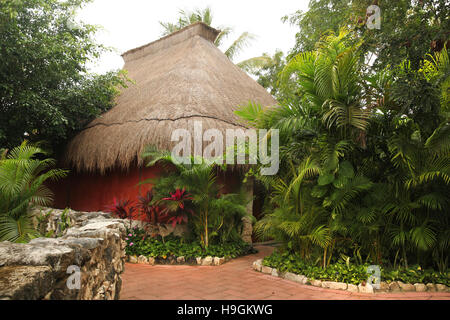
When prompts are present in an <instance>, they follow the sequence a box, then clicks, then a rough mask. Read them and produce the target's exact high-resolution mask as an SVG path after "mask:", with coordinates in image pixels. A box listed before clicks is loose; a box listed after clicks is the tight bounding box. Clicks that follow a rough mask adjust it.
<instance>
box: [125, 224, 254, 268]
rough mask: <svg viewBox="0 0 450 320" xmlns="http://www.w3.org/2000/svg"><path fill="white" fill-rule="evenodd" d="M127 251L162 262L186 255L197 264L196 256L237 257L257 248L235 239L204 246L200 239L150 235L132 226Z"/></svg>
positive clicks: (130, 253)
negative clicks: (163, 237) (188, 240)
mask: <svg viewBox="0 0 450 320" xmlns="http://www.w3.org/2000/svg"><path fill="white" fill-rule="evenodd" d="M125 240H126V242H127V247H126V249H125V250H126V253H127V254H128V255H130V256H140V255H143V256H145V257H151V258H155V259H158V261H160V262H164V261H167V262H169V261H171V260H175V259H176V258H178V257H184V258H185V260H186V261H187V262H191V263H193V264H197V262H196V258H198V257H202V258H205V257H207V256H211V257H220V258H222V257H223V258H237V257H239V256H243V255H247V254H252V253H256V251H255V249H253V247H252V246H251V245H250V244H248V243H245V242H244V241H242V240H241V241H234V242H229V243H222V244H212V245H210V246H208V248H204V247H203V246H202V244H201V243H200V242H199V241H194V242H187V241H186V240H185V239H183V238H182V237H174V236H169V237H167V238H166V239H162V238H161V237H149V236H148V235H147V233H146V231H145V230H143V229H139V228H132V229H129V230H128V231H127V237H126V239H125Z"/></svg>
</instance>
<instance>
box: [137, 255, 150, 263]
mask: <svg viewBox="0 0 450 320" xmlns="http://www.w3.org/2000/svg"><path fill="white" fill-rule="evenodd" d="M138 263H139V264H148V258H147V257H145V256H142V255H141V256H139V257H138Z"/></svg>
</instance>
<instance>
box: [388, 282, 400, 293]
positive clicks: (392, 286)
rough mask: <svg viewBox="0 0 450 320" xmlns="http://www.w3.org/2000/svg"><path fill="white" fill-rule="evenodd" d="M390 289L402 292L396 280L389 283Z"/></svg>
mask: <svg viewBox="0 0 450 320" xmlns="http://www.w3.org/2000/svg"><path fill="white" fill-rule="evenodd" d="M389 291H392V292H400V286H399V285H398V283H397V282H396V281H393V282H391V283H389Z"/></svg>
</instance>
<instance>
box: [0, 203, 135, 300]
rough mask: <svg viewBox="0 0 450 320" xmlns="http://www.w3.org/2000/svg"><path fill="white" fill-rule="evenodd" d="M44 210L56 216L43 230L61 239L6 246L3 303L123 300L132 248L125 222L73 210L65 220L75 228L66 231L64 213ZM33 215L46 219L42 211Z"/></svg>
mask: <svg viewBox="0 0 450 320" xmlns="http://www.w3.org/2000/svg"><path fill="white" fill-rule="evenodd" d="M43 211H44V212H50V213H49V214H48V215H46V216H44V219H41V220H42V221H41V223H37V224H39V227H40V228H41V229H42V230H41V231H46V232H48V231H51V230H53V231H55V232H54V235H56V234H59V235H60V236H59V237H57V238H39V239H34V240H32V241H31V242H29V243H27V244H16V243H10V242H2V243H0V299H6V300H9V299H13V300H16V299H18V300H41V299H45V300H112V299H119V294H120V289H121V285H122V281H121V273H122V272H123V271H124V263H125V250H124V249H125V245H126V243H125V241H123V240H122V239H123V238H124V236H125V232H126V229H125V226H124V222H123V220H120V219H113V218H112V217H111V216H110V215H109V214H106V213H101V212H98V213H86V212H74V211H69V212H66V213H65V214H64V215H66V216H67V217H68V218H69V221H70V227H69V228H68V229H65V230H61V229H62V228H61V216H62V215H63V211H62V210H51V211H49V210H43ZM33 214H34V215H35V216H36V217H38V216H41V217H42V215H41V214H40V213H39V211H37V212H36V211H35V212H34V213H33ZM36 221H37V220H36ZM78 280H79V281H78ZM77 281H78V283H79V286H78V285H77V284H78V283H77Z"/></svg>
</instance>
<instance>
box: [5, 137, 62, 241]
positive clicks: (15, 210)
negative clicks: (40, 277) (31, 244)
mask: <svg viewBox="0 0 450 320" xmlns="http://www.w3.org/2000/svg"><path fill="white" fill-rule="evenodd" d="M45 155H46V152H45V151H44V150H42V149H41V148H39V147H37V146H33V145H30V144H28V143H27V142H26V141H25V142H23V143H22V144H21V145H20V146H19V147H16V148H14V149H12V150H11V151H9V152H6V151H4V152H3V154H1V155H0V241H12V242H21V243H23V242H28V241H29V240H31V239H33V238H36V237H39V236H41V235H40V234H39V232H38V231H37V230H36V228H35V226H34V225H33V223H32V220H31V217H30V214H29V210H28V209H29V207H30V206H31V205H48V204H50V203H51V200H52V196H53V194H52V192H51V191H50V190H49V189H48V188H47V187H46V186H45V184H44V183H45V182H46V181H47V180H49V179H51V180H56V179H59V178H62V177H64V176H65V175H66V173H67V172H66V171H64V170H60V169H50V168H51V167H52V166H54V164H55V160H53V159H49V158H47V159H44V160H40V159H39V156H45Z"/></svg>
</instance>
